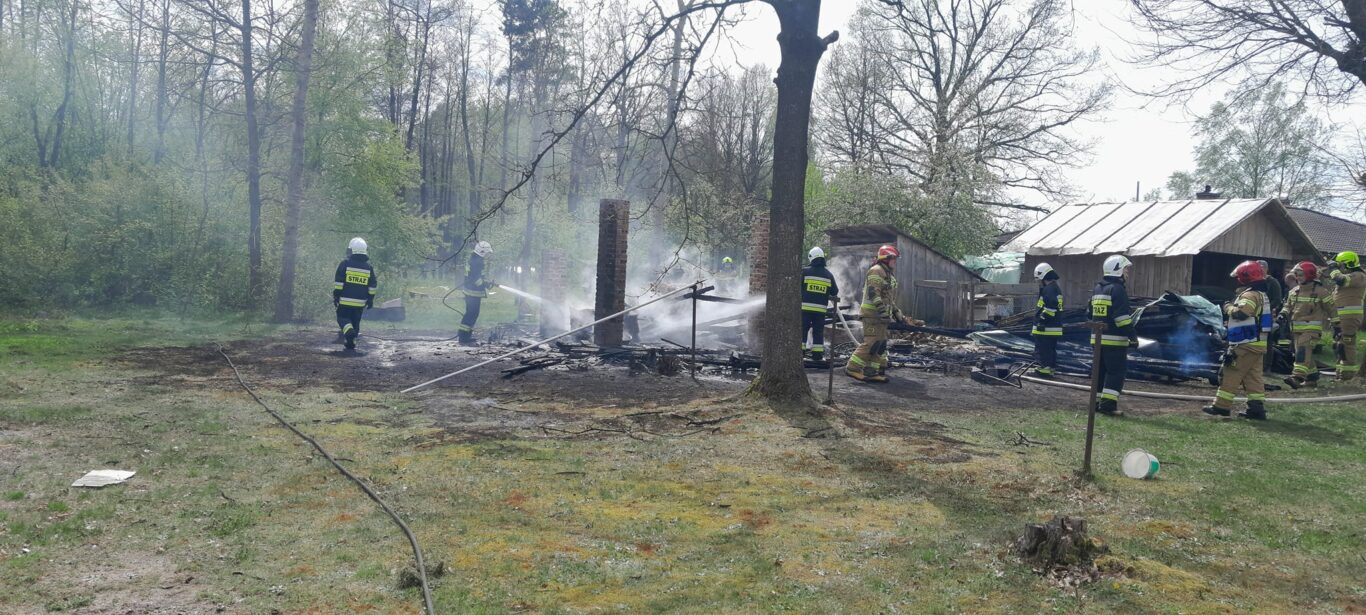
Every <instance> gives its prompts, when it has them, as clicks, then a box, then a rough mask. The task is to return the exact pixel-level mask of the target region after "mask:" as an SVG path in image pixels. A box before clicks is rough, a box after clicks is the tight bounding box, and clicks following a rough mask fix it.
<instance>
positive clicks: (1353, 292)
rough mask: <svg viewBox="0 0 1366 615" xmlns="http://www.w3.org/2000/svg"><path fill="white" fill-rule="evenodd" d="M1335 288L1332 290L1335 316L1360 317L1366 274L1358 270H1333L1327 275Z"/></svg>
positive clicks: (1364, 296)
mask: <svg viewBox="0 0 1366 615" xmlns="http://www.w3.org/2000/svg"><path fill="white" fill-rule="evenodd" d="M1329 276H1330V278H1331V279H1332V280H1333V283H1334V284H1336V285H1337V288H1336V289H1334V290H1333V311H1334V313H1335V316H1352V315H1356V316H1361V315H1362V304H1363V303H1366V273H1363V272H1362V271H1361V270H1360V269H1348V270H1347V271H1337V270H1334V271H1333V273H1331V274H1329Z"/></svg>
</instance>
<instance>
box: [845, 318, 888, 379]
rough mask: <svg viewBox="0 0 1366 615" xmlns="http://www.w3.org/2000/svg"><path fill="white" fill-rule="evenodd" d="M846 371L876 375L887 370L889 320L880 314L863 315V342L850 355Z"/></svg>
mask: <svg viewBox="0 0 1366 615" xmlns="http://www.w3.org/2000/svg"><path fill="white" fill-rule="evenodd" d="M844 369H845V371H848V372H849V373H851V374H852V373H858V374H862V375H864V376H876V375H878V374H881V373H883V372H884V371H886V370H887V321H886V320H884V319H883V318H881V317H878V316H872V317H869V316H866V315H865V316H864V317H863V343H862V344H859V346H858V350H855V351H854V356H852V357H849V364H848V365H846V366H845V368H844Z"/></svg>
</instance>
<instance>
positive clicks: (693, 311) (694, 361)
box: [692, 282, 702, 380]
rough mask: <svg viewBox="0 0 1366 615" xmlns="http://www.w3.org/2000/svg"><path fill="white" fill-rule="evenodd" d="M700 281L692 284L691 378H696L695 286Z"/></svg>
mask: <svg viewBox="0 0 1366 615" xmlns="http://www.w3.org/2000/svg"><path fill="white" fill-rule="evenodd" d="M701 285H702V284H701V283H700V282H698V283H695V284H693V285H692V379H693V380H697V288H698V287H699V286H701Z"/></svg>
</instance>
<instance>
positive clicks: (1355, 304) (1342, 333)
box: [1328, 251, 1366, 382]
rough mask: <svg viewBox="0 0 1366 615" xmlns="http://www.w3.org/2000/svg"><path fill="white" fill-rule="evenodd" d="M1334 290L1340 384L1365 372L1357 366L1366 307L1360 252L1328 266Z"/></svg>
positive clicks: (1341, 256) (1365, 276)
mask: <svg viewBox="0 0 1366 615" xmlns="http://www.w3.org/2000/svg"><path fill="white" fill-rule="evenodd" d="M1328 268H1329V269H1331V273H1329V274H1328V277H1329V279H1330V280H1331V281H1332V282H1333V284H1334V285H1335V286H1336V288H1334V289H1333V314H1334V317H1333V352H1334V353H1335V354H1337V357H1338V364H1337V372H1338V380H1339V381H1342V382H1346V381H1348V380H1351V379H1353V378H1356V376H1357V372H1359V371H1361V365H1360V364H1359V363H1357V332H1358V331H1360V330H1361V316H1362V304H1363V303H1366V272H1362V270H1361V258H1360V257H1358V256H1357V253H1356V252H1351V251H1347V252H1342V253H1340V254H1338V255H1337V258H1334V259H1333V262H1331V263H1329V264H1328Z"/></svg>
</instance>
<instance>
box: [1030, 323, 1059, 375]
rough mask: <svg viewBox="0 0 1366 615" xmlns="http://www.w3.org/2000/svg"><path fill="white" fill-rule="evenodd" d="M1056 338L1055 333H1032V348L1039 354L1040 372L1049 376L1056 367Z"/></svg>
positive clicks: (1057, 337)
mask: <svg viewBox="0 0 1366 615" xmlns="http://www.w3.org/2000/svg"><path fill="white" fill-rule="evenodd" d="M1058 339H1059V336H1057V335H1039V334H1037V333H1035V334H1034V350H1035V351H1036V352H1037V353H1038V355H1039V373H1040V374H1045V375H1049V376H1051V375H1053V372H1054V370H1056V369H1058Z"/></svg>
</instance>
